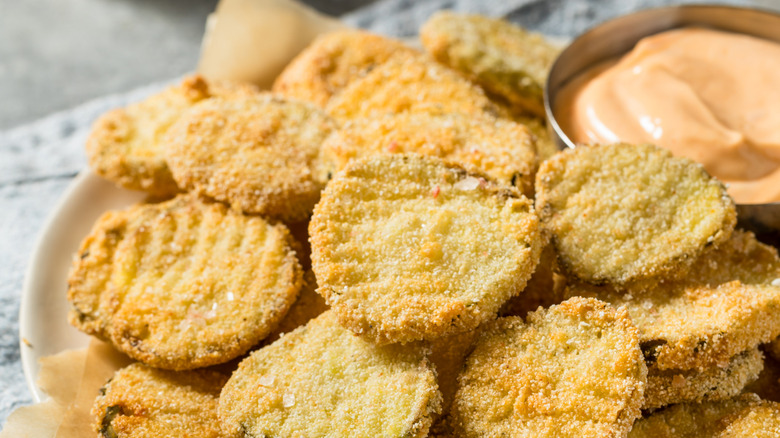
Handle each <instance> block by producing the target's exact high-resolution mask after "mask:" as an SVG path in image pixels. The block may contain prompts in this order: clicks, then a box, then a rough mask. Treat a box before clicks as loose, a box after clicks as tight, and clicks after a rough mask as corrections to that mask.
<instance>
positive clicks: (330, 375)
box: [219, 311, 441, 437]
mask: <svg viewBox="0 0 780 438" xmlns="http://www.w3.org/2000/svg"><path fill="white" fill-rule="evenodd" d="M426 354H427V349H426V348H424V347H423V346H422V345H421V344H410V345H404V346H401V345H389V346H377V345H375V344H373V343H370V342H367V341H365V340H363V339H362V338H360V337H358V336H355V335H354V334H353V333H352V332H350V331H348V330H346V329H344V328H343V327H341V326H340V325H339V323H338V321H337V319H336V316H335V315H334V314H333V313H332V312H330V311H328V312H325V313H323V314H322V315H320V316H319V317H317V318H316V319H313V320H311V321H310V322H309V323H308V324H307V325H305V326H304V327H301V328H299V329H297V330H295V331H293V332H292V333H289V334H287V335H285V336H283V337H282V338H281V339H279V340H278V341H276V342H274V343H273V344H271V345H270V346H268V347H265V348H262V349H260V350H258V351H256V352H254V353H252V355H251V356H249V358H247V359H245V360H244V361H243V362H241V364H240V365H239V368H238V370H237V371H236V372H235V373H234V374H233V376H232V377H231V378H230V380H229V381H228V383H227V384H226V385H225V388H224V389H223V390H222V394H221V396H220V400H219V417H220V420H221V421H222V424H223V429H224V430H225V431H226V432H227V433H229V436H235V437H315V436H332V437H350V436H354V437H363V436H366V437H367V436H377V437H425V436H427V435H428V429H429V428H430V425H431V422H432V419H433V416H435V415H436V414H437V413H439V412H440V410H441V395H440V394H439V391H438V390H437V388H436V373H435V372H434V371H433V368H432V367H431V365H430V363H429V361H428V359H427V357H426Z"/></svg>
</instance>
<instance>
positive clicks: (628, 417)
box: [451, 298, 647, 438]
mask: <svg viewBox="0 0 780 438" xmlns="http://www.w3.org/2000/svg"><path fill="white" fill-rule="evenodd" d="M458 381H459V387H458V391H457V393H456V394H455V401H454V402H453V404H452V408H451V411H452V412H451V414H452V418H453V420H452V424H453V426H454V427H455V431H456V434H455V435H456V436H459V437H463V438H471V437H486V436H493V437H499V436H514V437H537V436H544V437H556V438H557V437H620V436H625V434H626V432H628V431H629V430H630V429H631V424H632V423H633V422H634V420H635V419H637V418H638V417H639V416H640V409H639V408H640V407H641V405H642V402H643V401H644V388H645V383H646V381H647V368H646V367H645V362H644V359H643V357H642V352H641V350H640V349H639V337H638V333H637V330H636V328H635V327H634V325H633V324H632V323H631V320H630V319H629V318H628V314H627V313H626V312H625V310H623V309H618V310H616V309H614V308H612V307H611V306H609V305H608V304H606V303H603V302H601V301H598V300H594V299H584V298H573V299H570V300H568V301H564V302H563V303H561V304H559V305H555V306H552V307H550V308H549V309H544V310H539V311H537V312H532V313H530V314H528V317H527V319H526V322H525V323H524V322H523V320H522V319H521V318H519V317H506V318H499V319H498V320H496V321H493V322H491V323H488V324H487V325H486V327H485V328H484V330H483V331H482V333H481V335H480V337H479V338H478V339H477V341H476V342H475V346H474V352H473V353H471V355H470V356H469V357H468V359H466V366H465V369H464V371H463V372H462V373H461V375H460V377H459V378H458Z"/></svg>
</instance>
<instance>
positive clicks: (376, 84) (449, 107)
mask: <svg viewBox="0 0 780 438" xmlns="http://www.w3.org/2000/svg"><path fill="white" fill-rule="evenodd" d="M326 110H327V111H328V113H329V114H330V115H331V116H333V117H334V118H336V119H338V120H340V121H345V120H349V119H355V118H359V117H377V116H382V115H385V114H397V113H403V112H410V113H429V114H446V113H464V114H468V115H476V116H481V115H484V114H488V115H491V116H502V117H508V116H509V112H508V110H507V109H506V108H503V107H501V106H499V105H498V104H496V103H493V102H492V101H491V100H490V99H489V98H488V97H487V96H486V95H485V92H484V91H483V90H482V89H481V88H480V87H479V86H477V85H475V84H473V83H471V82H469V81H468V80H466V79H465V78H463V77H462V76H460V75H459V74H458V73H456V72H455V71H453V70H450V69H448V68H447V67H445V66H443V65H440V64H437V63H435V62H433V61H429V60H427V59H424V58H421V57H420V56H412V55H408V54H407V55H404V54H399V55H397V56H394V57H392V58H390V59H389V60H388V61H387V62H385V63H383V64H381V65H379V66H377V67H376V68H375V69H373V70H371V71H370V72H369V73H368V74H366V75H365V76H363V77H362V78H360V79H358V80H356V81H353V82H352V83H350V84H349V85H348V86H347V87H345V88H344V89H343V90H341V92H340V93H339V94H337V95H335V96H333V98H331V100H330V101H329V102H328V105H327V107H326Z"/></svg>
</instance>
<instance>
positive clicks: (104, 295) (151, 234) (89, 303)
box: [68, 195, 302, 370]
mask: <svg viewBox="0 0 780 438" xmlns="http://www.w3.org/2000/svg"><path fill="white" fill-rule="evenodd" d="M301 276H302V273H301V268H300V265H299V264H298V260H297V258H296V257H295V252H294V251H293V250H292V249H291V237H290V234H289V231H288V230H287V228H286V227H285V226H284V225H271V224H269V223H267V222H266V221H265V220H263V219H262V218H260V217H248V216H242V215H241V214H239V213H236V212H234V211H231V210H228V209H227V207H225V206H224V205H222V204H216V203H204V202H203V201H201V200H198V199H197V198H196V197H194V196H191V195H180V196H178V197H176V198H174V199H173V200H171V201H167V202H163V203H160V204H151V205H148V204H140V205H136V206H133V207H130V208H128V209H126V210H121V211H109V212H107V213H105V214H104V215H103V216H102V217H101V218H100V219H99V220H98V221H97V223H96V224H95V225H94V227H93V229H92V232H91V233H90V234H89V235H88V236H87V237H86V238H85V239H84V241H83V242H82V244H81V248H80V249H79V252H78V253H77V254H76V256H75V257H74V261H73V268H72V270H71V273H70V277H69V278H68V286H69V288H68V300H69V301H70V303H71V311H70V314H69V321H70V323H71V324H72V325H74V326H76V327H77V328H79V329H80V330H82V331H84V332H86V333H88V334H92V335H96V336H98V337H100V338H103V339H107V340H110V341H112V342H113V343H114V345H115V346H116V347H117V348H119V349H120V350H121V351H123V352H124V353H126V354H128V355H129V356H130V357H133V358H135V359H138V360H140V361H142V362H144V363H147V364H149V365H152V366H155V367H159V368H166V369H175V370H183V369H192V368H198V367H203V366H208V365H212V364H216V363H222V362H226V361H229V360H230V359H232V358H234V357H237V356H239V355H241V354H243V353H244V352H246V351H247V350H248V349H249V348H250V347H251V346H253V345H255V344H256V343H257V342H258V341H260V340H261V339H263V338H264V337H266V336H267V335H268V334H269V333H271V331H272V330H274V329H275V328H276V326H277V325H278V324H279V322H280V321H281V319H282V318H283V317H284V315H285V313H286V312H287V309H289V307H290V306H291V305H292V303H293V302H294V301H295V299H296V297H297V296H298V291H299V290H300V288H301Z"/></svg>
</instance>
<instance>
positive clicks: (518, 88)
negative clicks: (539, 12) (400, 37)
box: [420, 11, 560, 117]
mask: <svg viewBox="0 0 780 438" xmlns="http://www.w3.org/2000/svg"><path fill="white" fill-rule="evenodd" d="M420 40H421V41H422V44H423V46H424V47H425V49H426V50H427V51H428V52H430V53H431V55H433V57H434V58H435V59H436V60H437V61H439V62H441V63H443V64H445V65H447V66H449V67H451V68H453V69H455V70H458V71H460V72H461V73H463V74H464V75H466V77H468V78H470V79H472V80H473V81H475V82H477V83H478V84H479V85H481V86H483V87H484V88H485V89H486V90H489V91H490V92H492V93H495V94H497V95H499V96H501V97H503V98H504V99H506V100H508V101H509V102H511V103H512V104H513V105H514V106H517V107H519V108H522V109H523V110H525V111H528V112H531V113H533V114H536V115H539V116H542V117H544V84H545V82H546V80H547V72H548V71H549V70H550V67H551V66H552V63H553V61H555V58H556V57H557V56H558V53H559V52H560V49H559V48H557V47H555V46H554V45H552V44H550V43H549V42H547V41H546V40H545V39H544V37H543V36H542V35H539V34H536V33H530V32H527V31H526V30H524V29H522V28H521V27H519V26H516V25H514V24H512V23H509V22H508V21H505V20H500V19H495V18H489V17H485V16H482V15H468V14H458V13H455V12H452V11H439V12H437V13H435V14H434V15H433V16H431V18H430V19H429V20H428V21H427V22H426V23H425V24H424V25H423V26H422V27H421V28H420Z"/></svg>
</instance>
